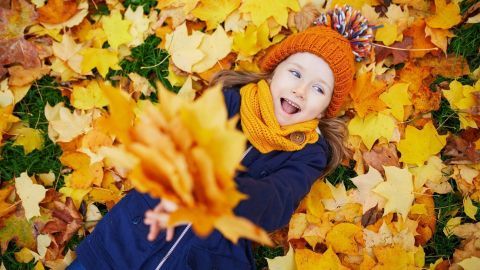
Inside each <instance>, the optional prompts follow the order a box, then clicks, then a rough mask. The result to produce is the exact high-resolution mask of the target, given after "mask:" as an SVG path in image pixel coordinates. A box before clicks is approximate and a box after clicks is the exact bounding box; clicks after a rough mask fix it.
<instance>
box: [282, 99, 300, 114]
mask: <svg viewBox="0 0 480 270" xmlns="http://www.w3.org/2000/svg"><path fill="white" fill-rule="evenodd" d="M282 109H283V110H284V111H285V112H286V113H289V114H294V113H296V112H297V111H298V109H297V108H295V107H293V106H292V105H290V103H288V102H287V101H285V100H282Z"/></svg>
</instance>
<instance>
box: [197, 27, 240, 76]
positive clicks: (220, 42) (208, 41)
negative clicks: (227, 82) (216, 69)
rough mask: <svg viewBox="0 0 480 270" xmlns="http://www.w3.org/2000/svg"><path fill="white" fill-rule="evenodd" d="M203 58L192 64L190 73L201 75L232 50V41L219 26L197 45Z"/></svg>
mask: <svg viewBox="0 0 480 270" xmlns="http://www.w3.org/2000/svg"><path fill="white" fill-rule="evenodd" d="M199 49H200V50H201V51H202V52H203V54H204V57H203V58H202V59H201V60H200V61H199V62H196V63H194V64H193V66H192V71H193V72H197V73H201V72H204V71H206V70H208V69H210V68H211V67H213V66H214V65H215V64H216V63H217V62H218V61H219V60H221V59H222V58H224V57H225V56H227V54H229V53H230V51H231V50H232V40H231V39H230V38H229V37H228V36H227V33H225V30H223V27H221V26H219V27H217V29H216V30H215V32H213V33H212V34H211V35H205V36H204V37H203V40H202V42H201V43H200V45H199Z"/></svg>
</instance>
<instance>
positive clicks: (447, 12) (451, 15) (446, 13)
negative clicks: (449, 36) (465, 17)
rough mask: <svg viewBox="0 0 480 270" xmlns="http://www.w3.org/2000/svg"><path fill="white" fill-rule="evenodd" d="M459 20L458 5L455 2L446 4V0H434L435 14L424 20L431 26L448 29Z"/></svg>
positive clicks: (460, 18) (460, 17)
mask: <svg viewBox="0 0 480 270" xmlns="http://www.w3.org/2000/svg"><path fill="white" fill-rule="evenodd" d="M461 20H462V16H461V15H460V6H459V5H458V3H457V2H455V1H452V2H450V3H449V4H447V3H446V0H435V15H432V16H430V17H428V18H427V19H426V22H427V25H428V26H430V27H432V28H441V29H450V28H452V27H453V26H455V25H457V24H458V23H460V21H461Z"/></svg>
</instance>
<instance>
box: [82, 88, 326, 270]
mask: <svg viewBox="0 0 480 270" xmlns="http://www.w3.org/2000/svg"><path fill="white" fill-rule="evenodd" d="M224 97H225V102H226V104H227V107H228V114H229V117H232V116H233V115H235V114H237V113H238V112H239V109H240V94H239V93H238V89H234V88H232V89H228V90H225V91H224ZM329 149H330V148H329V146H328V144H327V142H326V140H325V139H324V138H323V137H322V136H320V139H319V140H318V141H317V142H316V143H313V144H308V145H307V146H305V147H304V148H303V149H302V150H300V151H295V152H284V151H272V152H270V153H267V154H262V153H260V152H259V151H258V150H257V149H255V148H253V147H252V149H251V151H250V152H248V154H247V155H246V156H245V158H244V159H243V161H242V165H243V166H245V167H246V168H248V170H247V171H245V172H239V173H238V174H237V176H236V178H235V180H236V183H237V185H238V189H239V190H240V191H241V192H243V193H245V194H248V196H249V199H247V200H244V201H242V202H240V204H239V205H238V206H237V207H236V208H235V213H236V214H237V215H240V216H244V217H246V218H248V219H250V220H251V221H253V222H254V223H256V224H258V225H260V226H261V227H263V228H264V229H266V230H267V231H273V230H276V229H279V228H281V227H283V226H285V225H286V224H288V222H289V220H290V217H291V215H292V214H293V212H294V210H295V208H296V207H297V206H298V203H299V202H300V200H301V199H302V198H303V197H304V196H305V195H306V194H307V193H308V191H309V190H310V187H311V185H312V184H313V182H314V181H315V180H316V179H317V178H318V177H319V176H320V174H321V173H322V172H323V170H324V169H325V167H326V165H327V161H328V158H329V154H330V150H329ZM158 203H159V200H158V199H153V198H151V197H150V196H149V195H147V194H143V193H139V192H137V191H135V190H132V191H130V192H129V193H128V194H127V195H125V197H124V198H123V199H122V200H121V201H120V202H118V203H117V204H116V205H115V206H114V207H113V208H112V209H111V211H110V212H109V213H107V214H106V215H105V216H104V217H103V219H102V220H101V221H100V222H99V223H98V224H97V226H96V227H95V230H94V231H93V232H92V233H91V234H90V235H89V236H87V237H86V238H85V239H84V240H83V241H82V242H81V243H80V245H79V246H78V247H77V256H78V260H80V262H81V263H82V264H83V265H84V267H85V268H86V269H102V270H107V269H117V270H118V269H129V270H134V269H148V270H150V269H152V270H153V269H155V268H156V267H157V265H158V264H159V262H160V261H161V260H162V258H163V257H164V256H165V254H166V253H167V252H168V250H169V249H170V247H171V246H172V245H173V243H174V242H175V240H176V239H177V237H179V235H180V234H181V233H182V231H183V230H184V228H185V226H178V227H176V228H175V237H174V239H173V240H172V241H170V242H166V241H165V231H163V232H161V233H160V235H159V236H158V237H157V239H156V240H155V241H153V242H150V241H148V240H147V234H148V231H149V227H148V226H147V225H145V224H144V223H143V218H144V214H145V211H147V210H148V209H152V208H154V207H155V206H156V205H157V204H158ZM161 269H175V270H177V269H195V270H197V269H199V270H200V269H205V270H212V269H229V270H231V269H255V262H254V256H253V254H252V248H251V242H250V241H248V240H246V239H240V240H239V241H238V243H237V244H233V243H232V242H230V241H229V240H227V239H225V238H224V237H222V235H221V234H220V233H219V232H218V231H216V230H215V231H214V232H213V233H212V234H211V235H210V236H208V237H207V238H205V239H202V238H199V237H197V236H195V235H194V233H193V231H192V230H191V229H190V230H188V231H187V232H186V234H185V235H184V237H183V238H182V239H181V241H180V242H179V244H178V245H177V247H176V248H175V249H174V250H173V252H172V253H171V255H170V256H169V257H168V259H167V260H166V261H165V264H164V265H163V266H162V268H161Z"/></svg>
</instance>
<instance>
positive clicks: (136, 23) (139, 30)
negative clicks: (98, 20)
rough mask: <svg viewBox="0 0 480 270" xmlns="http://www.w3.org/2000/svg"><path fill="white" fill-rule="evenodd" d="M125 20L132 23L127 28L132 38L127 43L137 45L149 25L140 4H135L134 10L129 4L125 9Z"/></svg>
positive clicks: (140, 42) (141, 41)
mask: <svg viewBox="0 0 480 270" xmlns="http://www.w3.org/2000/svg"><path fill="white" fill-rule="evenodd" d="M125 20H126V21H130V22H131V23H132V24H131V25H130V30H129V33H130V36H131V37H132V39H131V41H130V42H129V43H128V45H129V46H138V45H140V44H142V43H143V42H144V40H145V37H146V35H147V32H148V29H149V27H150V20H149V19H148V17H146V16H145V15H144V14H143V8H142V6H137V9H136V10H135V11H133V9H132V6H129V7H128V9H127V11H125ZM104 27H105V26H104ZM109 43H110V42H109Z"/></svg>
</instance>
